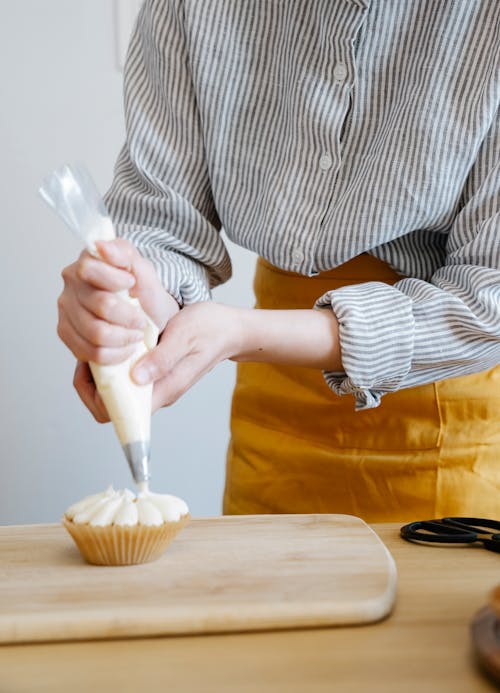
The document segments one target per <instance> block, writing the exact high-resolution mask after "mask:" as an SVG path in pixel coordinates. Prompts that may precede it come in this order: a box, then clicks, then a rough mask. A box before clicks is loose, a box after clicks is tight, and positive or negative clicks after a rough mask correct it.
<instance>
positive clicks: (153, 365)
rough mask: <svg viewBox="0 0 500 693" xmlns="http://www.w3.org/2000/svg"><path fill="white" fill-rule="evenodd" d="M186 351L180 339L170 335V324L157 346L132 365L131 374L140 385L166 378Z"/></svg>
mask: <svg viewBox="0 0 500 693" xmlns="http://www.w3.org/2000/svg"><path fill="white" fill-rule="evenodd" d="M183 355H184V352H183V349H182V347H181V345H180V343H179V341H178V340H173V339H172V338H171V336H170V330H169V329H168V325H167V327H166V329H165V331H164V332H163V334H162V336H161V338H160V342H159V344H158V346H157V347H155V348H154V349H152V350H151V351H150V352H148V353H147V354H145V355H144V356H143V357H142V358H140V359H139V360H138V361H137V362H136V363H135V364H134V366H133V367H132V369H131V371H130V375H131V377H132V380H133V381H134V382H136V383H137V384H138V385H147V384H148V383H152V382H155V381H156V380H160V379H161V378H164V377H165V376H166V375H168V373H170V371H172V370H173V369H174V368H175V366H176V364H177V363H178V362H179V361H180V360H181V358H182V357H183Z"/></svg>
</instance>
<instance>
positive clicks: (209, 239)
mask: <svg viewBox="0 0 500 693" xmlns="http://www.w3.org/2000/svg"><path fill="white" fill-rule="evenodd" d="M124 99H125V119H126V142H125V144H124V146H123V148H122V150H121V153H120V155H119V158H118V161H117V164H116V167H115V175H114V179H113V183H112V185H111V188H110V190H109V191H108V193H107V194H106V196H105V202H106V205H107V208H108V210H109V213H110V215H111V218H112V220H113V222H114V225H115V229H116V232H117V235H118V236H120V237H123V238H127V239H128V240H130V241H131V242H132V243H134V245H135V246H136V247H137V248H138V249H139V251H140V252H141V254H142V255H143V256H145V257H147V258H148V259H150V260H151V261H152V262H153V264H154V265H155V267H156V270H157V272H158V275H159V277H160V279H161V281H162V283H163V285H164V286H165V289H166V290H167V291H169V293H171V294H172V295H173V296H174V297H175V298H176V299H177V301H178V302H179V303H180V304H183V303H193V302H195V301H199V300H205V299H207V298H209V297H210V288H211V287H213V286H216V285H217V284H219V283H221V282H223V281H225V280H226V279H228V278H229V276H230V274H231V263H230V260H229V256H228V254H227V251H226V249H225V246H224V243H223V241H222V239H221V236H220V233H219V231H220V226H221V224H220V221H219V218H218V215H217V211H216V209H215V205H214V201H213V196H212V191H211V186H210V180H209V175H208V170H207V164H206V160H205V152H204V144H203V133H202V128H201V120H200V114H199V112H198V109H197V101H196V94H195V92H194V87H193V80H192V75H191V73H190V67H189V49H188V46H187V43H186V37H185V33H184V26H183V4H182V3H181V2H178V1H176V0H164V1H158V0H147V1H146V2H145V3H144V5H143V7H142V9H141V12H140V13H139V16H138V19H137V22H136V25H135V28H134V32H133V34H132V38H131V42H130V46H129V50H128V55H127V60H126V65H125V84H124Z"/></svg>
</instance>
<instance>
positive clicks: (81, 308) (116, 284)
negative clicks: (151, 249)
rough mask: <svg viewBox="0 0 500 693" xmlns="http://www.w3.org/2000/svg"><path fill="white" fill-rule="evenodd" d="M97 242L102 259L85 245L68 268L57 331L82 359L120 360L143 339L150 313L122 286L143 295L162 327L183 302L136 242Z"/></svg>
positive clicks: (153, 317) (100, 361)
mask: <svg viewBox="0 0 500 693" xmlns="http://www.w3.org/2000/svg"><path fill="white" fill-rule="evenodd" d="M96 245H97V249H98V251H99V253H100V255H101V257H102V258H103V259H102V260H100V259H97V258H94V257H92V255H90V254H89V253H88V252H87V251H83V252H82V254H81V255H80V257H79V258H78V260H77V261H76V262H74V263H73V264H72V265H69V267H66V268H65V269H64V270H63V272H62V277H63V279H64V289H63V292H62V294H61V296H60V297H59V301H58V309H59V321H58V326H57V332H58V334H59V337H60V338H61V339H62V341H63V342H64V343H65V344H66V346H67V347H68V348H69V349H70V350H71V351H72V352H73V354H74V355H75V356H76V358H77V359H78V360H80V361H84V362H85V361H94V362H96V363H100V364H111V363H120V362H121V361H124V360H125V359H126V358H128V357H129V356H131V354H132V353H133V352H134V350H135V348H136V343H137V342H140V341H142V340H143V338H144V329H145V327H146V319H145V317H144V315H143V314H142V312H141V311H140V310H139V309H138V308H136V307H135V306H133V305H131V304H130V303H128V302H127V301H125V300H124V299H123V298H122V297H121V296H119V295H117V292H118V291H122V290H124V289H128V290H129V293H130V295H131V296H134V297H137V298H138V299H139V301H140V303H141V306H142V308H143V309H144V311H145V312H146V313H147V314H148V315H149V317H150V318H151V319H152V320H153V322H154V323H155V324H156V325H157V326H158V329H159V330H160V331H162V330H163V329H164V328H165V325H166V324H167V321H168V320H169V319H170V317H171V316H172V315H174V314H175V313H177V312H178V310H179V306H178V305H177V302H176V301H175V299H174V298H172V296H170V295H169V294H168V293H167V292H166V291H165V289H164V288H163V286H162V285H161V283H160V280H159V279H158V277H157V275H156V271H155V269H154V266H153V265H152V263H151V262H149V260H146V259H144V258H143V257H142V256H141V255H140V253H139V252H138V250H137V249H136V248H135V247H134V246H133V245H132V244H131V243H129V242H128V241H126V240H124V239H117V240H114V241H107V242H99V243H97V244H96Z"/></svg>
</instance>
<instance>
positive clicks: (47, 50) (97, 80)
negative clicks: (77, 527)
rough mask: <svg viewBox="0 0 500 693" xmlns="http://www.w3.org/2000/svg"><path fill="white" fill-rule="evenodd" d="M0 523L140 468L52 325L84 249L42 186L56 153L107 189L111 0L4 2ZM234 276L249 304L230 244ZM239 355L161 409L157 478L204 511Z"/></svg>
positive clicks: (244, 267)
mask: <svg viewBox="0 0 500 693" xmlns="http://www.w3.org/2000/svg"><path fill="white" fill-rule="evenodd" d="M0 9H1V17H2V20H1V22H0V152H1V162H0V202H1V212H2V217H1V220H2V221H1V226H0V239H1V244H2V245H1V251H0V252H1V258H2V262H1V272H0V290H1V300H0V325H1V328H0V330H1V332H0V335H1V339H0V390H1V394H0V441H1V447H0V459H1V485H0V524H14V523H31V522H53V521H58V519H59V518H60V516H61V513H62V512H63V511H64V509H65V508H66V507H67V506H68V504H70V503H71V502H73V501H75V500H76V499H78V498H80V497H82V496H84V495H86V494H88V493H93V492H96V491H99V490H101V489H103V488H104V487H105V486H107V485H108V484H109V483H113V484H114V485H115V486H116V487H119V488H120V487H123V486H126V485H128V486H130V484H131V479H130V475H129V472H128V468H127V465H126V462H125V460H124V459H123V458H122V453H121V450H120V447H119V445H118V443H117V441H116V440H115V437H114V433H113V430H112V429H111V427H110V425H109V424H108V425H106V426H100V425H98V424H97V423H95V422H94V420H93V419H92V418H91V416H90V414H88V412H87V411H86V410H85V408H84V407H83V405H82V404H81V403H80V401H79V399H78V397H77V395H76V393H75V392H74V390H73V388H72V384H71V380H72V373H73V367H74V359H73V357H72V355H71V354H70V353H69V351H68V350H67V349H66V348H65V347H64V346H63V345H62V343H61V342H60V341H59V340H58V338H57V335H56V300H57V296H58V295H59V293H60V291H61V288H62V281H61V278H60V271H61V269H62V268H63V267H64V266H65V265H67V264H69V263H70V262H72V261H73V259H74V258H75V257H76V255H77V254H78V252H79V250H80V248H79V246H78V243H77V242H76V240H74V239H73V238H72V237H71V235H70V234H69V232H67V231H66V230H65V228H64V227H63V225H62V223H61V222H60V221H59V220H58V219H57V218H56V217H55V216H54V214H53V212H51V211H50V210H49V209H48V208H47V207H46V206H45V205H44V203H43V202H41V200H40V199H39V197H38V195H37V189H38V186H39V184H40V181H41V179H42V178H43V177H44V176H45V175H46V174H47V173H49V172H50V171H51V170H52V169H53V168H55V167H57V166H58V165H60V164H61V163H65V162H74V161H83V162H85V163H86V164H87V166H88V167H89V169H90V170H91V171H92V173H93V175H94V177H95V179H96V181H97V183H98V185H99V187H100V189H101V190H102V191H104V190H105V189H106V187H107V186H108V185H109V183H110V181H111V175H112V168H113V164H114V160H115V157H116V155H117V153H118V150H119V147H120V145H121V142H122V139H123V114H122V99H121V80H122V75H121V74H120V73H119V72H118V71H117V69H116V60H115V45H114V36H113V31H114V22H113V19H114V15H113V6H112V0H85V1H84V2H82V1H81V0H43V2H42V1H40V0H16V2H7V0H0ZM231 255H232V258H233V261H234V270H235V275H236V277H237V279H232V280H231V282H229V283H228V284H227V285H226V286H224V287H222V288H221V289H218V290H217V291H216V292H215V298H216V299H217V300H219V301H221V302H224V301H226V302H230V303H235V304H239V305H251V303H252V300H253V296H252V292H251V278H252V274H253V267H254V258H253V256H252V255H251V254H250V253H247V252H246V251H243V250H242V249H240V248H235V247H234V246H231ZM233 381H234V365H233V364H231V363H225V364H222V365H220V366H219V367H218V368H217V369H215V370H214V371H213V372H212V373H211V374H209V375H208V376H207V377H206V378H205V379H204V380H203V381H202V382H201V383H199V384H198V385H197V386H195V387H194V388H193V389H192V390H191V391H190V392H189V393H188V394H187V395H186V396H185V397H184V398H183V399H182V400H181V401H180V402H178V403H177V404H176V405H174V406H173V407H171V408H170V409H168V410H167V409H164V410H162V411H161V412H159V413H158V414H156V415H155V417H154V419H153V479H154V488H156V489H157V490H158V491H165V492H167V491H169V492H172V493H175V494H178V495H180V496H182V497H184V498H185V499H186V500H187V501H188V503H189V504H190V506H191V509H192V511H193V513H194V514H195V515H212V514H218V513H219V512H220V503H221V493H222V487H223V477H224V457H225V450H226V445H227V441H228V432H229V429H228V422H229V408H230V396H231V386H232V383H233Z"/></svg>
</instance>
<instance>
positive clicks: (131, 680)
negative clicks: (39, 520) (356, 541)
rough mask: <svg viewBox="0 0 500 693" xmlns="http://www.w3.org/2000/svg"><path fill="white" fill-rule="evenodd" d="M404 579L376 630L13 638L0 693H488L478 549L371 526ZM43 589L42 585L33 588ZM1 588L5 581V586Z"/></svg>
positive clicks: (484, 577) (497, 572) (0, 666)
mask: <svg viewBox="0 0 500 693" xmlns="http://www.w3.org/2000/svg"><path fill="white" fill-rule="evenodd" d="M374 529H375V531H376V532H377V533H378V534H379V536H380V537H381V538H382V540H383V541H384V542H385V544H386V545H387V546H388V548H389V549H390V551H391V553H392V555H393V556H394V559H395V560H396V564H397V568H398V574H399V588H398V600H397V605H396V609H395V611H394V612H393V614H392V615H391V616H390V617H389V618H388V619H387V620H386V621H384V622H382V623H378V624H375V625H370V626H356V627H349V628H345V627H343V628H331V629H320V630H302V631H282V632H272V633H271V632H268V633H251V634H237V635H235V634H232V635H205V636H197V637H177V638H175V637H170V638H151V639H149V638H148V639H140V640H121V641H99V642H72V643H64V644H49V643H48V644H37V645H17V646H10V645H5V646H2V647H0V692H1V693H21V692H22V693H27V692H31V691H46V692H47V693H49V692H50V693H59V692H62V691H65V692H66V691H71V693H79V692H80V691H81V692H82V693H83V692H85V693H88V692H89V691H90V692H91V693H100V692H101V691H105V692H106V693H113V692H114V691H120V693H126V692H128V691H134V692H135V691H143V690H144V691H148V693H154V692H155V691H168V692H169V693H170V692H172V693H174V692H175V693H177V692H180V693H184V692H187V693H198V692H200V693H212V692H214V693H226V692H227V693H253V692H256V693H257V692H258V693H265V692H267V691H272V692H273V693H299V692H300V693H316V692H319V691H325V692H326V691H328V692H331V691H339V693H363V692H364V691H370V692H380V693H392V692H393V691H394V692H397V693H403V692H404V693H412V692H413V691H414V692H415V693H417V692H418V693H421V692H422V691H425V693H431V692H436V693H447V692H450V693H452V692H453V693H461V692H463V693H476V692H477V693H481V692H482V691H494V690H497V689H496V688H495V687H494V686H493V685H492V684H491V683H490V682H489V681H488V680H487V679H485V678H484V677H483V676H482V674H481V673H480V672H479V671H478V669H477V668H476V664H475V661H474V658H473V656H472V652H471V646H470V640H469V623H470V621H471V619H472V618H473V616H474V614H475V612H476V611H477V610H478V609H479V608H480V607H482V606H483V605H484V604H485V603H486V602H487V598H488V594H489V592H490V590H491V589H492V588H493V587H494V586H495V585H496V584H498V583H500V556H499V555H497V554H494V553H491V552H488V551H486V550H484V549H482V548H480V547H477V548H476V547H469V548H448V547H439V548H436V547H427V546H416V545H413V544H408V543H407V542H405V541H403V540H402V539H400V538H399V525H395V524H384V525H374ZM33 588H34V589H36V585H34V586H33ZM0 589H1V585H0Z"/></svg>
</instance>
